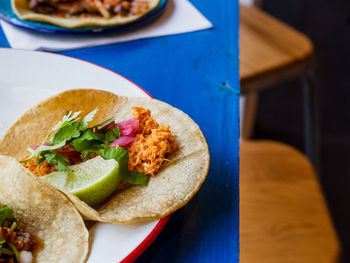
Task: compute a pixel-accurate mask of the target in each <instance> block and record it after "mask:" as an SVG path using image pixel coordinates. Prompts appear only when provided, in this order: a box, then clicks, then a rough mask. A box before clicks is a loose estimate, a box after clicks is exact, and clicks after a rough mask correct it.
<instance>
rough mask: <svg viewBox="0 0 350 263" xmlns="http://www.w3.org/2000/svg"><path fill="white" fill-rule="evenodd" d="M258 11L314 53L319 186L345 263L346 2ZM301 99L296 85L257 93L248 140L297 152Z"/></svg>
mask: <svg viewBox="0 0 350 263" xmlns="http://www.w3.org/2000/svg"><path fill="white" fill-rule="evenodd" d="M261 8H262V9H263V10H264V11H266V12H267V13H269V14H271V15H273V16H274V17H276V18H278V19H280V20H282V21H284V22H285V23H287V24H289V25H291V26H292V27H294V28H295V29H297V30H299V31H301V32H302V33H304V34H306V35H307V36H308V37H309V38H310V39H311V40H312V42H313V44H314V48H315V72H316V78H317V81H318V87H319V108H318V110H319V114H320V123H319V125H320V144H319V145H320V168H321V169H320V174H319V177H320V182H321V185H322V188H323V191H324V194H325V197H326V199H327V202H328V205H329V209H330V212H331V215H332V217H333V221H334V224H335V227H336V229H337V232H338V235H339V238H340V241H341V243H342V249H343V262H350V202H349V201H350V0H334V1H330V0H317V1H316V0H283V1H281V0H264V1H263V3H262V6H261ZM302 102H303V97H302V83H301V80H299V79H294V80H291V81H288V82H285V83H283V84H281V85H278V86H274V87H272V88H271V89H267V90H264V91H262V92H261V93H260V97H259V105H258V112H257V116H256V122H255V129H254V136H253V138H254V139H272V140H277V141H281V142H285V143H288V144H290V145H293V146H295V147H296V148H298V149H300V150H301V151H303V150H304V142H303V140H304V139H303V111H302V107H303V103H302Z"/></svg>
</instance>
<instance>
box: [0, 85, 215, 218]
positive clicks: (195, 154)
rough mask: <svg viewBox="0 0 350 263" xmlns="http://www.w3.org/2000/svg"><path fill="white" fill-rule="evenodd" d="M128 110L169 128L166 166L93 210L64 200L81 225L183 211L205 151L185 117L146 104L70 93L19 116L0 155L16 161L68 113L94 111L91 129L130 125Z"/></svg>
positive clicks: (0, 144)
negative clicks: (111, 123) (171, 148)
mask: <svg viewBox="0 0 350 263" xmlns="http://www.w3.org/2000/svg"><path fill="white" fill-rule="evenodd" d="M132 106H140V107H144V108H148V109H150V110H151V114H152V117H154V118H155V119H156V120H157V122H158V123H159V124H160V125H161V124H164V125H170V130H171V132H172V133H173V134H175V135H176V142H177V144H178V149H177V150H176V152H174V153H173V154H171V155H170V156H169V157H168V158H169V159H170V160H171V161H170V163H168V164H167V165H165V167H163V168H161V170H160V171H158V172H157V173H156V175H155V176H152V177H150V180H149V183H148V185H147V186H135V185H133V186H131V187H128V188H126V189H123V190H121V191H119V192H117V193H115V194H113V195H112V196H111V197H110V198H109V199H108V200H107V201H106V202H105V203H104V204H103V205H102V206H101V207H100V208H98V209H97V210H95V209H93V208H91V207H89V206H88V205H87V204H85V203H84V202H82V201H81V200H79V199H78V198H77V197H75V196H74V195H72V194H70V193H67V192H65V193H64V194H65V195H66V196H67V197H68V198H69V199H70V200H71V201H72V202H73V203H74V205H75V206H76V208H77V209H78V210H79V211H80V213H81V214H82V215H83V217H84V218H85V219H88V220H96V221H101V222H113V223H131V222H138V221H143V220H148V219H149V220H150V219H158V218H163V217H165V216H167V215H169V214H171V213H172V212H174V211H176V210H177V209H179V208H181V207H182V206H184V205H185V204H186V203H187V202H188V201H189V200H190V199H191V198H192V197H193V196H194V194H195V193H196V192H197V191H198V190H199V188H200V186H201V185H202V183H203V182H204V180H205V178H206V176H207V173H208V169H209V159H210V158H209V149H208V145H207V143H206V140H205V138H204V136H203V134H202V132H201V130H200V128H199V127H198V125H197V124H196V123H195V122H194V121H193V120H192V119H191V118H190V117H189V116H188V115H186V114H185V113H184V112H182V111H180V110H178V109H176V108H174V107H172V106H170V105H169V104H166V103H164V102H161V101H158V100H155V99H149V98H129V97H123V96H118V95H115V94H113V93H110V92H107V91H102V90H88V89H78V90H69V91H66V92H63V93H61V94H58V95H56V96H54V97H51V98H49V99H48V100H46V101H43V102H41V103H40V104H38V105H36V106H34V107H33V108H31V109H29V110H28V111H27V112H25V113H24V115H23V116H22V117H20V118H19V119H18V120H17V121H16V123H15V124H14V125H13V126H12V127H11V128H10V129H9V130H8V131H7V132H6V134H5V135H4V137H3V138H2V140H1V141H0V154H4V155H9V156H12V157H15V158H19V157H20V156H23V155H24V154H26V153H27V150H26V149H27V148H28V147H30V146H33V145H38V144H40V143H41V142H42V141H43V140H44V138H45V136H46V135H47V134H48V132H49V130H50V129H51V128H52V127H53V126H54V125H55V124H56V123H57V122H58V121H60V120H61V119H62V117H63V116H64V115H65V114H66V112H67V111H69V110H71V111H73V112H75V111H80V110H83V112H84V113H85V114H86V113H88V112H91V111H92V110H93V109H95V108H96V107H98V108H99V111H98V113H97V114H96V116H95V119H94V120H93V122H92V123H91V124H90V125H91V126H92V125H95V124H97V123H100V122H102V121H104V120H106V119H108V118H111V117H115V118H116V121H117V122H118V121H123V120H126V119H129V118H130V117H131V113H132V109H131V107H132Z"/></svg>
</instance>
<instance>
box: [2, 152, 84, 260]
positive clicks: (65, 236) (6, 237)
mask: <svg viewBox="0 0 350 263" xmlns="http://www.w3.org/2000/svg"><path fill="white" fill-rule="evenodd" d="M32 177H33V176H31V174H30V173H29V172H28V170H27V169H25V168H23V166H22V165H20V164H19V163H18V161H17V160H16V159H14V158H12V157H6V156H0V262H13V263H15V262H21V263H24V262H28V263H29V262H39V263H40V262H45V263H50V262H52V263H57V262H85V260H86V258H87V254H88V231H87V230H86V228H85V225H84V222H83V220H82V218H81V216H80V215H79V213H78V211H77V210H76V208H75V207H74V206H73V205H72V203H71V202H69V200H68V199H67V198H66V197H65V196H63V195H62V194H61V193H60V192H59V191H58V190H56V189H55V188H54V187H52V186H50V185H47V184H46V183H45V182H43V181H42V180H40V179H38V178H32Z"/></svg>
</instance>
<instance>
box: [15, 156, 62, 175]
mask: <svg viewBox="0 0 350 263" xmlns="http://www.w3.org/2000/svg"><path fill="white" fill-rule="evenodd" d="M29 156H30V155H26V156H22V157H21V158H19V159H18V160H19V161H22V160H25V159H27V158H28V157H29ZM22 165H23V166H24V167H25V168H27V169H28V170H29V171H31V172H32V173H33V174H35V175H36V176H44V175H47V174H49V173H52V172H54V171H55V165H52V164H48V163H47V162H46V161H43V162H42V163H41V164H39V165H38V164H37V163H36V158H33V159H30V160H29V161H27V162H24V163H22Z"/></svg>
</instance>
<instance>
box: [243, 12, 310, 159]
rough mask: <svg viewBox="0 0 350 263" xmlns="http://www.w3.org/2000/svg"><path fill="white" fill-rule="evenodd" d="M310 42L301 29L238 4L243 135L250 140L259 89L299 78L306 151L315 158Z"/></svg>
mask: <svg viewBox="0 0 350 263" xmlns="http://www.w3.org/2000/svg"><path fill="white" fill-rule="evenodd" d="M312 58H313V44H312V42H311V41H310V40H309V39H308V38H307V37H306V36H305V35H303V34H301V33H300V32H298V31H296V30H294V29H293V28H291V27H290V26H288V25H286V24H284V23H282V22H281V21H279V20H277V19H275V18H273V17H272V16H270V15H268V14H266V13H264V12H263V11H261V10H259V9H258V8H256V7H248V6H244V5H241V6H240V82H241V93H242V94H245V95H246V104H245V105H246V107H245V110H244V118H243V120H242V138H243V139H249V138H250V137H251V135H252V129H253V124H254V118H255V111H256V104H257V101H258V95H257V94H258V91H260V90H261V89H265V88H268V87H271V85H274V84H278V83H280V82H282V81H285V80H288V79H291V78H295V77H300V78H301V79H302V81H303V84H304V105H305V109H304V115H305V147H306V149H305V151H306V154H307V156H308V157H309V158H310V159H311V160H313V161H314V160H317V157H316V156H315V155H316V153H317V144H316V142H317V130H316V123H317V120H316V110H315V107H316V105H315V104H316V98H317V94H316V85H314V84H315V83H314V78H313V74H312Z"/></svg>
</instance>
